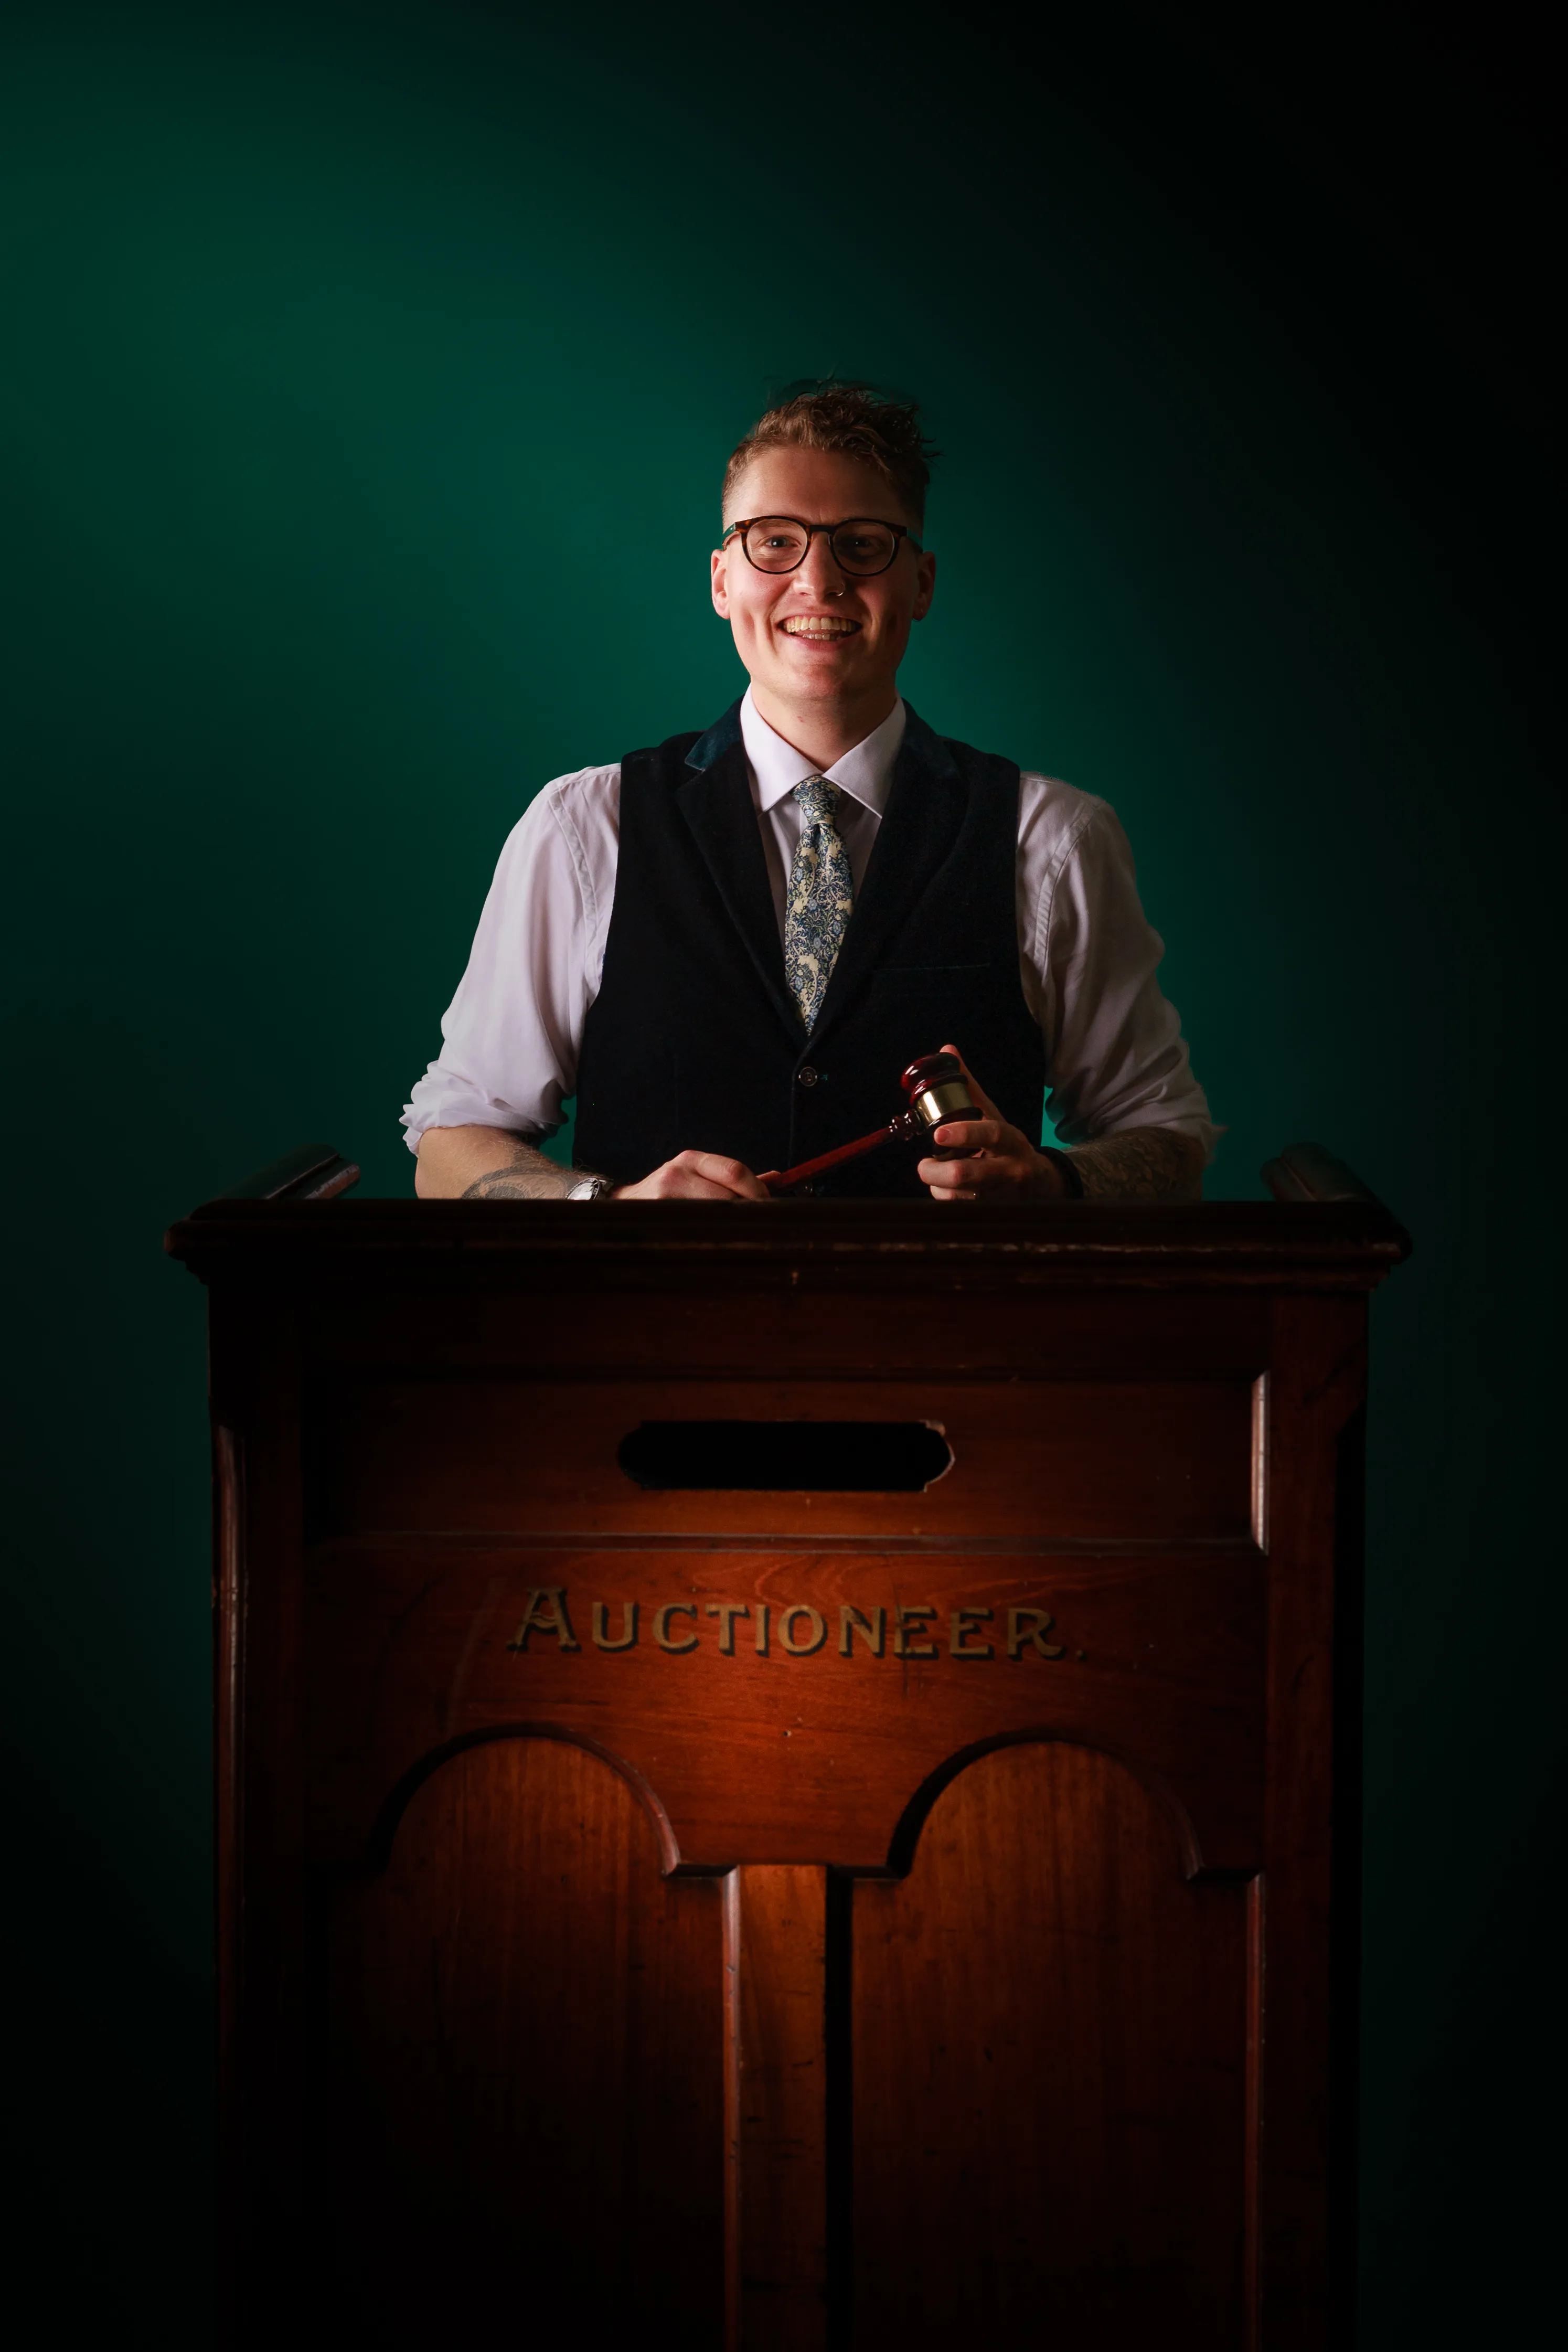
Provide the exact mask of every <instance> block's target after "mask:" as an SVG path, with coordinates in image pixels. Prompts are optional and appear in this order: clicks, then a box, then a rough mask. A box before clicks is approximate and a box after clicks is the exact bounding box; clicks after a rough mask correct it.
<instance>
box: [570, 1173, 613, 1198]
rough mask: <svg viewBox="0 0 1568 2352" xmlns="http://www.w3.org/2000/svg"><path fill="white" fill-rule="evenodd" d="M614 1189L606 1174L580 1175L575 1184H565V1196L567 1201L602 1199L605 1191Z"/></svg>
mask: <svg viewBox="0 0 1568 2352" xmlns="http://www.w3.org/2000/svg"><path fill="white" fill-rule="evenodd" d="M614 1190H615V1187H614V1185H613V1184H612V1182H611V1181H610V1179H609V1177H608V1176H580V1177H579V1178H578V1180H577V1181H576V1183H575V1184H569V1185H568V1186H567V1188H566V1197H567V1199H568V1200H569V1201H602V1200H603V1198H604V1196H605V1194H606V1193H607V1192H614Z"/></svg>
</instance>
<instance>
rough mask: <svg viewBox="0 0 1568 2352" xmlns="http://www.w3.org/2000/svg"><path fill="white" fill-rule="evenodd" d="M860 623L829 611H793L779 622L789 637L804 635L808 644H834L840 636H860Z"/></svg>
mask: <svg viewBox="0 0 1568 2352" xmlns="http://www.w3.org/2000/svg"><path fill="white" fill-rule="evenodd" d="M779 626H780V627H781V628H782V629H783V632H784V635H786V636H787V637H803V638H804V639H805V641H806V643H807V644H808V645H817V646H827V645H832V644H833V643H835V642H836V640H837V639H838V638H840V637H856V636H859V635H860V623H859V622H858V621H851V620H846V619H841V618H840V616H839V615H838V614H829V613H793V614H790V616H789V620H787V621H783V622H780V624H779Z"/></svg>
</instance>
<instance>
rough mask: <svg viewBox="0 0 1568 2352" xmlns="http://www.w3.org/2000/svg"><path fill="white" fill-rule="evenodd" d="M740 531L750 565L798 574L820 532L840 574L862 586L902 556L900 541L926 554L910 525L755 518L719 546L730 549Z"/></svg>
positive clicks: (857, 518) (735, 527) (734, 527)
mask: <svg viewBox="0 0 1568 2352" xmlns="http://www.w3.org/2000/svg"><path fill="white" fill-rule="evenodd" d="M737 531H738V532H739V533H740V543H741V545H742V547H743V548H744V549H745V550H746V560H747V562H748V563H749V564H751V565H752V566H753V568H754V569H755V570H756V571H758V572H798V571H799V570H800V566H801V564H802V563H804V562H805V561H806V558H807V555H808V554H809V553H810V546H811V541H813V540H814V539H815V538H816V537H817V535H818V533H819V532H821V535H822V537H823V538H824V539H825V540H826V541H827V542H828V545H829V546H830V547H831V549H832V551H833V562H835V563H836V564H837V565H838V567H839V570H840V571H841V572H852V574H853V575H854V577H855V578H856V579H859V580H871V579H874V578H875V576H876V574H877V573H878V572H885V571H886V570H887V568H888V565H889V564H890V563H891V562H893V559H894V556H895V555H896V554H897V553H898V542H899V541H900V540H901V539H906V540H907V541H909V544H910V546H911V547H913V548H914V549H915V551H916V553H924V550H923V549H922V548H921V545H920V541H918V540H917V539H916V538H915V533H914V532H913V531H912V530H909V529H908V527H907V525H905V524H904V523H901V522H879V521H878V520H877V519H876V517H875V516H874V515H852V517H851V519H850V520H849V521H848V522H801V521H800V520H799V518H798V517H797V516H795V515H754V516H753V517H752V518H751V520H749V521H748V522H732V523H731V524H730V526H729V528H728V530H727V531H726V532H725V534H724V538H723V540H722V541H720V545H721V546H725V547H727V546H728V544H729V542H730V541H731V540H732V539H733V538H734V536H735V534H736V532H737Z"/></svg>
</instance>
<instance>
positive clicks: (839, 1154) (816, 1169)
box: [757, 1110, 920, 1192]
mask: <svg viewBox="0 0 1568 2352" xmlns="http://www.w3.org/2000/svg"><path fill="white" fill-rule="evenodd" d="M919 1131H920V1122H919V1120H918V1119H917V1118H915V1114H914V1112H913V1111H907V1110H906V1111H904V1113H903V1114H902V1115H901V1116H900V1117H899V1118H890V1119H889V1120H888V1122H887V1125H886V1126H885V1127H879V1128H878V1129H877V1130H876V1132H875V1133H874V1134H873V1135H862V1137H861V1138H860V1139H859V1141H858V1142H855V1143H841V1144H840V1146H839V1148H838V1150H836V1151H824V1152H823V1153H822V1155H821V1159H819V1160H801V1162H800V1166H799V1167H798V1168H785V1169H778V1168H770V1169H769V1170H768V1173H767V1174H766V1175H765V1176H759V1177H758V1180H757V1181H758V1183H759V1184H766V1185H767V1187H768V1191H769V1192H789V1190H790V1188H791V1186H793V1185H796V1184H804V1183H805V1182H806V1181H808V1180H809V1179H810V1177H812V1176H821V1174H822V1173H823V1171H825V1170H826V1169H829V1168H836V1167H838V1165H839V1163H840V1161H841V1160H858V1159H859V1158H860V1156H861V1154H862V1151H874V1150H876V1148H877V1146H878V1144H879V1143H907V1142H908V1141H909V1139H910V1138H911V1137H912V1136H914V1135H916V1134H918V1133H919Z"/></svg>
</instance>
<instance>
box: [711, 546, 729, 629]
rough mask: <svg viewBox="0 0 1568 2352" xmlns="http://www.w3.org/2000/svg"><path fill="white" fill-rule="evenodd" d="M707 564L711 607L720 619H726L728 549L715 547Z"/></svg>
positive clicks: (727, 606)
mask: <svg viewBox="0 0 1568 2352" xmlns="http://www.w3.org/2000/svg"><path fill="white" fill-rule="evenodd" d="M708 564H709V572H710V578H709V588H710V592H711V593H712V596H713V609H714V611H715V612H716V613H717V614H719V616H720V618H721V619H723V620H726V621H727V620H728V618H729V551H728V549H727V548H724V547H716V548H715V549H714V551H713V553H712V555H711V556H710V557H709V559H708Z"/></svg>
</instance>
